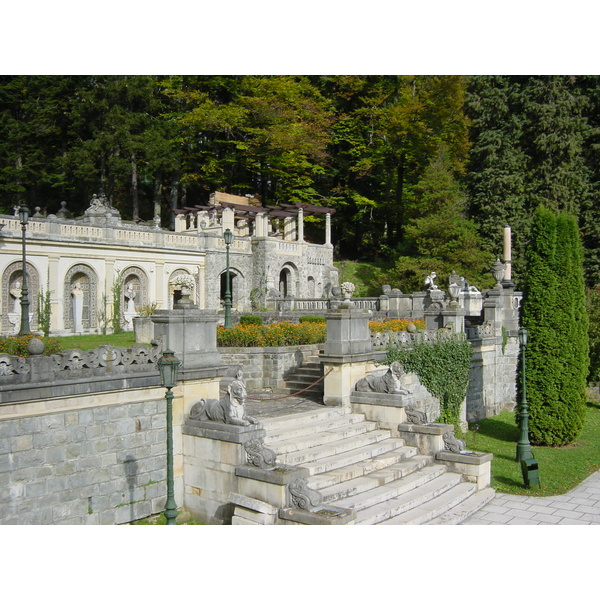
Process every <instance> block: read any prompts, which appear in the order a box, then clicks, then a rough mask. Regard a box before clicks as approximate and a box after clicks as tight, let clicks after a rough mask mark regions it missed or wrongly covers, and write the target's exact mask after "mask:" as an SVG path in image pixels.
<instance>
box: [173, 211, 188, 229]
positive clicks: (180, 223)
mask: <svg viewBox="0 0 600 600" xmlns="http://www.w3.org/2000/svg"><path fill="white" fill-rule="evenodd" d="M186 229H187V223H186V216H185V215H184V214H179V215H175V233H181V232H182V231H185V230H186Z"/></svg>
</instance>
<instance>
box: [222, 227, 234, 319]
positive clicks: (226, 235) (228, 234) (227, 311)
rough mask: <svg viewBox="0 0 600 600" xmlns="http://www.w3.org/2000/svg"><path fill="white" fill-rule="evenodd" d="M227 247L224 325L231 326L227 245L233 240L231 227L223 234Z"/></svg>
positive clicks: (227, 246)
mask: <svg viewBox="0 0 600 600" xmlns="http://www.w3.org/2000/svg"><path fill="white" fill-rule="evenodd" d="M223 237H224V238H225V247H226V248H227V268H226V270H225V327H226V328H229V327H231V282H230V280H229V246H230V245H231V244H232V242H233V233H232V232H231V229H226V230H225V233H224V234H223Z"/></svg>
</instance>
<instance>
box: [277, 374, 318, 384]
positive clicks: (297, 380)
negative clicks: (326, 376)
mask: <svg viewBox="0 0 600 600" xmlns="http://www.w3.org/2000/svg"><path fill="white" fill-rule="evenodd" d="M318 379H319V377H315V376H314V375H311V374H310V373H307V374H304V373H299V374H297V375H295V376H294V377H293V378H292V377H291V376H290V377H289V378H288V379H285V381H284V384H285V385H287V386H288V387H291V386H293V385H302V386H307V385H310V384H311V383H315V382H316V381H317V380H318ZM321 383H322V382H321V381H319V383H317V384H316V385H321Z"/></svg>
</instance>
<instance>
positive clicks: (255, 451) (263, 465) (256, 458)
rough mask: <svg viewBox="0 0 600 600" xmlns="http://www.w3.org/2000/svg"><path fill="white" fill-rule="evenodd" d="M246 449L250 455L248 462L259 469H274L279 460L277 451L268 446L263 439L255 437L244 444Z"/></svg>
mask: <svg viewBox="0 0 600 600" xmlns="http://www.w3.org/2000/svg"><path fill="white" fill-rule="evenodd" d="M244 450H245V451H246V454H247V455H248V462H249V463H250V464H251V465H254V466H255V467H258V468H259V469H272V468H273V467H274V466H275V461H276V460H277V453H276V452H275V450H273V449H271V448H267V446H265V445H264V443H263V441H262V440H261V439H258V438H255V439H253V440H249V441H247V442H246V443H245V444H244Z"/></svg>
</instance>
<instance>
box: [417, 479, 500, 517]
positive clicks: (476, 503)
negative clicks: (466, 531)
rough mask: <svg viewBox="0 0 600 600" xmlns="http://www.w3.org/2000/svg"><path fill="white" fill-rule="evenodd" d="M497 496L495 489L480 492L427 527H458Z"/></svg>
mask: <svg viewBox="0 0 600 600" xmlns="http://www.w3.org/2000/svg"><path fill="white" fill-rule="evenodd" d="M495 495H496V490H494V489H493V488H485V489H483V490H479V491H478V492H475V493H474V494H472V495H471V496H469V497H468V498H467V499H466V500H463V501H462V502H459V503H458V504H457V505H456V506H454V507H452V508H451V509H450V510H448V511H446V512H444V513H443V514H441V515H440V516H438V517H436V518H435V519H432V520H431V521H427V523H425V525H458V523H462V522H463V521H464V520H465V519H468V518H469V517H470V516H471V515H472V514H474V513H476V512H477V511H478V510H479V509H480V508H483V507H484V506H485V505H486V504H487V503H488V502H489V501H490V500H491V499H492V498H493V497H494V496H495Z"/></svg>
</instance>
